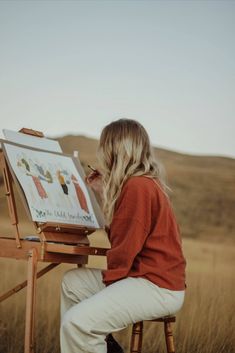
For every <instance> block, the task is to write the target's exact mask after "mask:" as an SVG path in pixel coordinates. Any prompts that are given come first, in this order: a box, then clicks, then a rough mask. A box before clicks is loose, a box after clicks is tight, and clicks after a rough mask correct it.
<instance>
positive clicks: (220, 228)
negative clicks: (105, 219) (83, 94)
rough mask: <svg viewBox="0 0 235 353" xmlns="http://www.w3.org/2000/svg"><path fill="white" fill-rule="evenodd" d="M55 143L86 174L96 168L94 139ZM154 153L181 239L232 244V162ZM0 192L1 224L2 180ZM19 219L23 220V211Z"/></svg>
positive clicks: (1, 211)
mask: <svg viewBox="0 0 235 353" xmlns="http://www.w3.org/2000/svg"><path fill="white" fill-rule="evenodd" d="M57 140H58V141H59V142H60V144H61V147H62V149H63V151H64V152H65V153H69V154H71V153H73V151H74V150H77V151H79V157H80V160H81V163H82V165H83V167H84V170H85V172H86V173H88V172H89V170H88V168H87V164H92V165H94V166H95V167H98V164H97V160H96V149H97V146H98V141H97V140H95V139H92V138H88V137H85V136H74V135H67V136H64V137H58V138H57ZM154 152H155V154H156V157H157V158H158V159H159V161H160V162H161V163H162V165H163V166H164V168H165V171H166V175H167V181H168V185H169V186H170V187H171V189H172V193H171V194H170V198H171V200H172V203H173V207H174V210H175V213H176V216H177V219H178V223H179V225H180V229H181V233H182V236H183V237H191V238H200V239H207V240H208V239H210V240H211V241H223V242H224V241H229V242H230V241H235V217H234V214H235V159H232V158H227V157H213V156H196V155H188V154H182V153H177V152H173V151H169V150H166V149H161V148H157V147H155V148H154ZM0 192H1V194H0V197H1V199H0V221H1V223H2V222H4V220H5V219H6V216H7V209H6V206H5V205H6V203H5V202H4V195H3V194H4V188H3V185H2V179H1V185H0ZM17 203H20V200H17ZM19 206H20V205H19ZM20 217H23V219H25V214H24V211H23V210H22V208H21V210H20ZM2 224H3V223H2Z"/></svg>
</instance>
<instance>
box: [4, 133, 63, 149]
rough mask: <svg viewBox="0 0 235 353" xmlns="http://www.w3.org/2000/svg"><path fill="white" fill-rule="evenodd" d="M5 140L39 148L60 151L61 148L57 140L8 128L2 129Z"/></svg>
mask: <svg viewBox="0 0 235 353" xmlns="http://www.w3.org/2000/svg"><path fill="white" fill-rule="evenodd" d="M2 132H3V135H4V137H5V139H6V140H8V141H11V142H15V143H19V144H21V145H26V146H29V147H34V148H40V149H41V150H46V151H52V152H60V153H62V152H63V151H62V149H61V147H60V144H59V142H58V141H55V140H51V139H48V138H45V137H40V138H38V137H34V136H31V135H27V134H23V133H22V132H17V131H12V130H8V129H3V130H2Z"/></svg>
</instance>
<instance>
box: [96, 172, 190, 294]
mask: <svg viewBox="0 0 235 353" xmlns="http://www.w3.org/2000/svg"><path fill="white" fill-rule="evenodd" d="M106 230H107V233H108V237H109V240H110V243H111V249H109V250H108V251H107V270H102V276H103V283H104V284H105V285H106V286H108V285H109V284H111V283H113V282H115V281H118V280H120V279H123V278H126V277H144V278H146V279H148V280H150V281H152V282H153V283H155V284H157V285H158V286H159V287H163V288H168V289H171V290H184V289H185V288H186V287H187V285H186V282H185V267H186V260H185V257H184V255H183V252H182V242H181V237H180V230H179V226H178V223H177V221H176V218H175V215H174V211H173V208H172V206H171V203H170V201H169V199H168V198H167V197H166V195H165V194H164V192H163V191H162V189H161V187H160V185H159V183H158V182H156V181H154V180H153V179H150V178H149V177H146V176H132V177H130V178H128V179H127V181H126V182H125V183H124V184H123V187H122V191H121V194H120V196H119V198H118V200H117V202H116V205H115V210H114V216H113V220H112V222H111V224H110V227H109V228H106Z"/></svg>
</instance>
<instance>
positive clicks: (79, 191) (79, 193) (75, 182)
mask: <svg viewBox="0 0 235 353" xmlns="http://www.w3.org/2000/svg"><path fill="white" fill-rule="evenodd" d="M71 180H72V183H73V185H74V187H75V190H76V194H77V198H78V201H79V204H80V205H81V208H82V209H83V210H84V211H86V212H87V213H89V209H88V206H87V202H86V197H85V195H84V192H83V191H82V188H81V187H80V185H79V182H78V179H77V178H76V177H75V175H73V174H72V175H71Z"/></svg>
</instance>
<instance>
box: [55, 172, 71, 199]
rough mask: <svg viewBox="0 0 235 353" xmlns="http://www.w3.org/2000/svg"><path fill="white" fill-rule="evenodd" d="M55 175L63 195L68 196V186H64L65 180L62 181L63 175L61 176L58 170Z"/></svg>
mask: <svg viewBox="0 0 235 353" xmlns="http://www.w3.org/2000/svg"><path fill="white" fill-rule="evenodd" d="M56 175H57V178H58V180H59V183H60V185H61V187H62V190H63V192H64V194H65V195H68V193H69V190H68V186H67V185H66V183H65V179H64V177H63V175H62V174H61V172H60V170H57V172H56Z"/></svg>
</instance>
